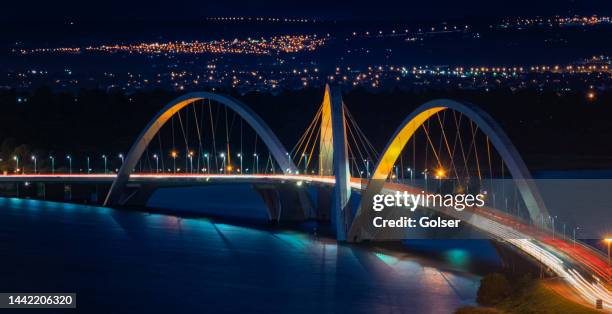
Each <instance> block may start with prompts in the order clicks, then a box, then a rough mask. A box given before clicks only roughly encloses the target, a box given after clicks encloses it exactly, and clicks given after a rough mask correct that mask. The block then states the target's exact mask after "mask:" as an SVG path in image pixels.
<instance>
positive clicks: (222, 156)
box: [219, 153, 225, 174]
mask: <svg viewBox="0 0 612 314" xmlns="http://www.w3.org/2000/svg"><path fill="white" fill-rule="evenodd" d="M219 156H220V157H221V158H223V161H222V162H221V169H223V170H222V171H223V174H225V153H221V154H219Z"/></svg>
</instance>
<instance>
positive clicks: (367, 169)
mask: <svg viewBox="0 0 612 314" xmlns="http://www.w3.org/2000/svg"><path fill="white" fill-rule="evenodd" d="M364 162H365V163H366V179H367V178H369V177H370V159H366V160H364Z"/></svg>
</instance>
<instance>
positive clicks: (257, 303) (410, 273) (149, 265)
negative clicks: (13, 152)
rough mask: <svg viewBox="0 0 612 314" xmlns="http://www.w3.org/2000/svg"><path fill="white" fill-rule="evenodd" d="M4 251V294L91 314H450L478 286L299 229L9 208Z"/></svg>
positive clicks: (21, 205) (45, 206)
mask: <svg viewBox="0 0 612 314" xmlns="http://www.w3.org/2000/svg"><path fill="white" fill-rule="evenodd" d="M0 251H1V252H3V256H2V258H1V259H0V266H2V267H0V278H2V280H0V291H23V292H40V291H48V292H59V291H65V292H76V293H77V294H78V297H77V300H78V301H77V303H78V307H79V309H80V310H81V311H83V312H89V313H91V312H96V313H109V312H114V313H133V312H210V313H224V312H225V313H238V312H250V313H252V312H259V313H329V312H352V313H378V312H383V313H387V312H390V311H393V312H406V313H450V312H452V311H453V310H454V309H455V308H457V307H459V306H462V305H466V304H473V303H474V299H475V294H476V290H477V287H478V281H479V276H476V275H473V274H471V273H470V272H465V271H461V270H457V269H452V265H449V266H448V267H447V266H444V265H443V264H441V262H440V261H430V260H427V259H426V258H415V257H413V256H411V255H406V254H405V252H403V253H401V252H400V253H398V252H396V251H384V252H383V251H380V250H374V249H372V248H368V247H364V246H350V245H338V244H336V242H335V241H333V240H331V239H326V238H321V239H319V238H314V237H313V236H311V235H308V234H305V233H301V232H297V231H286V230H279V229H272V228H268V227H266V226H252V227H249V226H244V225H234V224H231V223H228V222H218V221H213V220H210V219H204V218H202V219H195V218H180V217H175V216H170V215H159V214H150V213H145V212H135V211H117V210H112V209H107V208H100V207H94V206H83V205H74V204H63V203H53V202H42V201H33V200H19V199H6V198H0ZM440 265H442V266H443V267H440ZM70 313H74V312H70Z"/></svg>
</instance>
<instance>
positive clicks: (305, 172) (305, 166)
mask: <svg viewBox="0 0 612 314" xmlns="http://www.w3.org/2000/svg"><path fill="white" fill-rule="evenodd" d="M302 157H304V174H308V155H306V154H302Z"/></svg>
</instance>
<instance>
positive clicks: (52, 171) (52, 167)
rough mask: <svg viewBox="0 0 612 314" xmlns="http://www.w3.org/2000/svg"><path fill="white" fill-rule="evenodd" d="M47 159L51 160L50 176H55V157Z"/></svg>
mask: <svg viewBox="0 0 612 314" xmlns="http://www.w3.org/2000/svg"><path fill="white" fill-rule="evenodd" d="M49 159H51V174H55V157H53V156H49Z"/></svg>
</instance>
